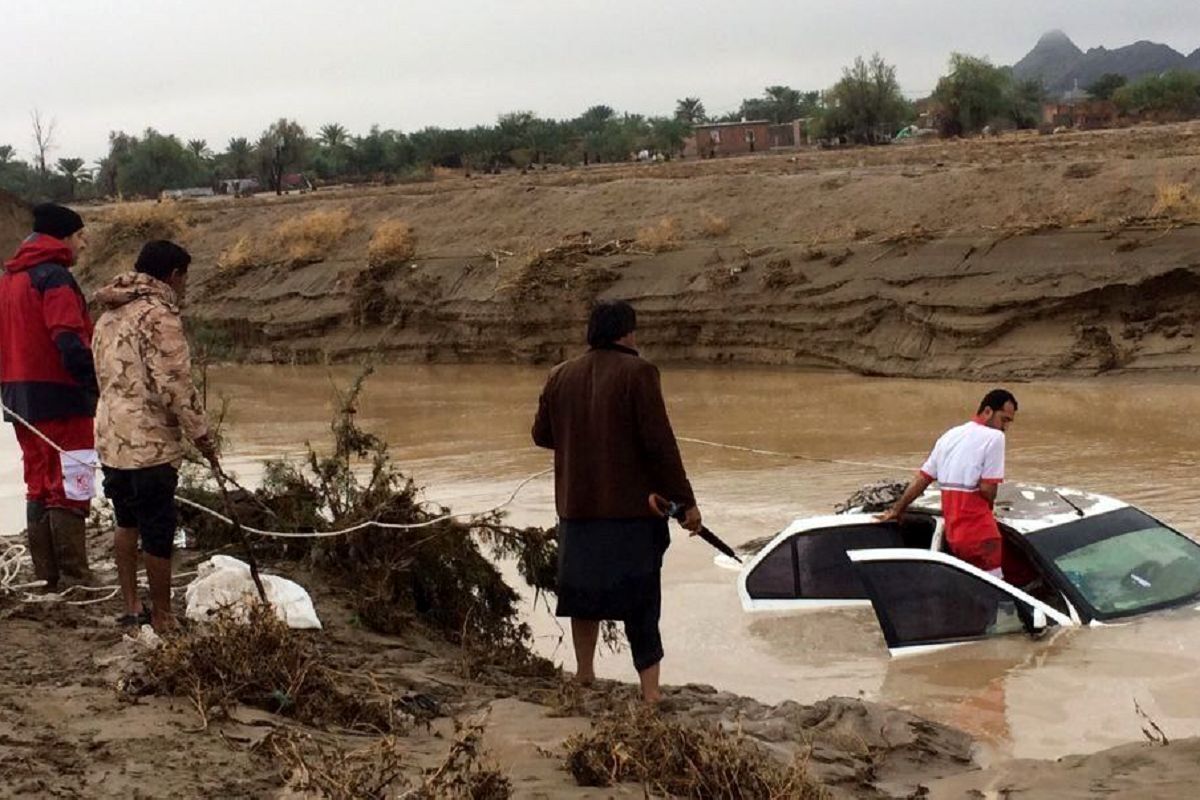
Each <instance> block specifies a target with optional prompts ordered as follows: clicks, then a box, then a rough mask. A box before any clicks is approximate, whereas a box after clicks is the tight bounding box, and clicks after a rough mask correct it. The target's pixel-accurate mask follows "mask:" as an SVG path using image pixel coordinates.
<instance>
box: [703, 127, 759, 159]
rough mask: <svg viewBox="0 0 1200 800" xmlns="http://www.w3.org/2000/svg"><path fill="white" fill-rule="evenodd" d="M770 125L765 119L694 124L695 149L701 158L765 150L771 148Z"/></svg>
mask: <svg viewBox="0 0 1200 800" xmlns="http://www.w3.org/2000/svg"><path fill="white" fill-rule="evenodd" d="M771 127H772V126H771V123H770V122H769V121H767V120H765V119H758V120H750V121H742V122H708V123H704V124H703V125H696V126H694V128H693V130H694V131H695V133H696V150H697V152H698V153H699V154H700V157H701V158H716V157H717V156H733V155H745V154H746V153H761V152H766V151H767V150H769V149H770V148H771V135H770V129H771Z"/></svg>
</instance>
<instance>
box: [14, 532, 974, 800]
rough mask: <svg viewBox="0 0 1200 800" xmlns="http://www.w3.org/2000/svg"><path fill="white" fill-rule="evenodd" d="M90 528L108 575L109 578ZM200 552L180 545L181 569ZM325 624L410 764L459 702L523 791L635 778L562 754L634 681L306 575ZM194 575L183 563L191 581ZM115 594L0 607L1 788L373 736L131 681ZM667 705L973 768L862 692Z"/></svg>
mask: <svg viewBox="0 0 1200 800" xmlns="http://www.w3.org/2000/svg"><path fill="white" fill-rule="evenodd" d="M106 538H107V537H106V536H105V535H104V534H94V535H93V537H92V543H91V544H92V548H93V553H94V557H95V559H96V560H95V562H94V563H96V564H97V565H99V571H98V573H97V580H98V582H101V583H105V584H107V583H111V582H113V581H114V580H115V575H114V574H113V572H112V562H111V560H109V561H107V562H104V561H103V559H104V555H105V554H104V548H105V544H106ZM201 558H202V556H201V555H200V554H197V553H194V552H185V554H184V555H183V558H182V559H181V564H180V571H181V572H182V571H187V570H188V569H189V568H190V567H192V566H194V563H195V562H196V561H198V560H200V559H201ZM293 577H295V578H297V579H299V580H300V581H301V582H302V583H303V584H305V585H306V586H308V587H309V588H310V590H312V593H313V595H314V597H315V600H316V604H317V609H318V613H319V614H320V615H321V617H322V620H323V622H324V624H325V628H324V630H322V631H320V632H313V633H304V634H302V635H306V636H310V637H312V638H313V639H314V640H315V641H316V642H317V645H318V648H319V650H320V652H321V654H322V656H323V659H324V661H325V663H326V664H327V665H329V666H331V667H333V668H334V669H336V670H339V671H341V672H345V673H348V674H355V675H360V676H361V675H364V674H368V673H369V674H370V675H372V676H373V677H374V680H375V687H376V688H375V689H374V690H373V691H375V692H378V693H381V694H387V695H391V696H393V697H395V698H404V702H403V704H402V705H403V707H405V708H409V709H412V712H413V715H414V721H413V723H412V724H411V725H409V726H407V731H406V733H404V734H403V735H402V736H401V748H402V750H403V753H404V759H405V762H406V764H407V772H408V775H409V777H410V778H411V779H412V780H413V781H414V782H417V781H419V780H420V777H421V773H422V769H423V768H428V767H432V766H436V765H437V764H439V763H440V762H441V760H442V759H443V758H444V756H445V754H446V751H447V748H448V746H449V742H450V741H451V740H452V738H453V731H454V724H453V720H454V719H458V720H462V721H470V720H480V721H483V722H484V723H485V724H486V736H485V738H484V745H485V748H486V749H487V753H488V755H487V757H486V760H487V761H488V762H490V763H493V764H495V765H497V766H499V767H500V768H501V770H502V771H503V772H504V774H505V775H507V777H508V778H509V779H510V781H511V782H512V784H513V787H514V794H515V796H517V797H607V796H611V795H612V794H613V793H614V791H616V792H617V793H618V794H630V795H637V794H640V790H639V789H637V787H627V788H621V789H618V790H598V789H584V788H580V787H578V786H576V785H575V782H574V780H573V779H572V778H571V776H570V775H569V774H568V773H567V771H566V769H565V765H564V761H563V758H562V757H563V754H564V750H563V746H562V745H563V742H564V740H565V739H566V738H567V737H568V736H570V735H571V734H574V733H579V732H586V731H587V730H588V729H589V726H590V723H589V719H590V718H591V717H593V716H595V715H598V714H601V713H603V712H604V711H607V710H612V709H615V708H620V707H622V706H623V705H625V704H627V703H629V702H630V701H631V700H632V698H633V696H634V691H633V687H632V686H622V685H617V684H610V683H601V684H600V685H599V686H598V687H596V688H594V689H587V690H579V689H577V688H574V687H573V686H572V685H571V684H570V683H569V682H567V681H565V680H564V678H562V677H561V676H557V675H555V676H552V677H530V676H529V675H528V674H521V673H516V672H511V671H505V670H500V669H496V668H494V667H482V666H480V665H479V664H478V662H476V661H473V660H472V658H471V657H470V656H469V655H468V654H467V653H465V652H464V651H463V650H462V649H460V648H456V647H452V646H450V645H448V644H446V643H445V642H444V640H442V639H440V638H439V637H436V636H432V635H429V636H427V635H424V634H423V633H422V631H421V630H419V629H414V630H413V631H412V633H411V635H409V636H405V637H402V638H397V637H388V636H381V635H377V634H374V633H371V632H369V631H367V630H366V629H364V628H363V627H362V625H361V623H357V622H356V620H355V618H354V615H353V611H352V609H351V606H350V603H349V598H348V597H346V596H345V594H343V593H341V592H339V591H338V590H336V589H333V588H331V587H329V586H327V585H324V584H323V583H322V582H321V581H320V580H319V579H318V578H316V577H315V576H314V575H311V574H300V575H297V574H295V573H294V572H293ZM184 582H186V578H185V579H183V580H181V581H180V583H184ZM118 612H119V607H118V604H117V601H116V600H110V601H107V602H103V603H99V604H94V605H87V606H70V605H65V604H57V603H54V604H50V603H41V604H39V603H20V602H17V601H16V599H15V598H13V597H11V596H10V597H7V598H5V599H4V602H3V606H2V611H0V630H2V631H3V634H2V635H3V641H4V645H5V646H4V650H5V658H4V659H3V660H0V795H2V796H48V797H49V796H58V797H79V796H87V797H131V796H133V797H150V796H154V797H161V796H168V795H175V796H183V797H284V796H292V794H291V789H290V788H289V787H290V785H291V784H292V783H293V781H292V778H294V777H295V776H294V774H293V773H292V771H291V770H290V769H289V767H288V765H286V764H284V763H282V762H281V759H280V758H279V757H278V755H277V754H275V753H274V751H273V749H272V748H271V747H270V746H269V744H270V742H269V741H268V740H269V737H271V736H272V735H278V734H280V733H281V732H287V731H291V732H298V733H302V734H306V735H310V736H313V737H315V738H316V739H317V740H318V741H321V742H323V743H325V744H326V745H327V746H338V747H342V748H346V749H348V750H357V749H360V748H363V747H365V746H367V745H369V744H370V743H372V742H373V741H374V738H373V737H370V736H363V735H346V734H345V732H343V731H339V730H337V729H333V730H330V729H326V730H319V729H314V728H306V727H305V726H302V725H300V724H298V723H296V722H295V721H293V720H290V719H288V718H287V717H284V716H278V715H275V714H271V713H267V712H265V711H262V710H258V709H253V708H247V707H239V708H237V709H235V710H234V712H233V714H232V715H231V717H230V718H229V719H222V718H219V716H214V719H213V720H212V721H211V723H210V724H209V726H208V727H207V728H205V727H204V725H203V723H202V720H201V718H200V716H199V715H198V713H197V711H196V709H195V708H194V707H193V706H192V705H191V704H190V703H189V702H188V700H187V699H185V698H164V697H156V696H142V697H132V696H130V695H129V694H128V693H126V692H124V691H122V689H121V687H122V686H123V685H125V684H127V683H129V682H130V681H136V680H137V675H138V674H139V670H138V668H137V653H138V651H139V648H138V646H136V645H134V644H133V643H131V642H129V641H126V640H125V639H124V636H123V632H122V630H121V629H119V628H118V627H117V626H116V623H115V620H114V617H115V615H116V614H117V613H118ZM667 696H668V698H669V709H670V710H669V711H668V712H667V713H669V714H671V715H673V716H677V717H679V718H681V719H687V720H692V721H695V720H706V721H711V722H722V723H725V724H728V725H737V724H740V725H741V726H742V729H743V730H744V731H745V732H746V733H747V734H749V735H750V736H752V737H753V738H755V739H756V740H758V741H760V742H761V743H763V744H764V745H765V746H766V747H768V748H770V749H771V750H773V751H775V752H777V753H778V754H779V755H780V756H781V757H789V756H791V755H792V754H793V753H795V752H796V751H797V750H803V751H804V752H806V753H808V754H809V759H810V765H811V769H812V771H813V773H814V774H816V775H817V776H819V777H820V778H822V779H823V780H824V781H826V782H827V783H828V784H829V785H830V786H831V787H832V789H833V791H834V792H835V793H836V794H835V796H847V797H892V796H901V797H902V796H906V795H908V794H909V793H911V792H912V791H915V790H916V789H917V787H918V785H920V784H923V783H926V782H928V781H929V780H931V779H932V778H934V777H938V776H941V775H947V774H950V775H952V774H958V773H961V772H963V771H964V770H966V769H970V768H972V762H971V741H970V739H969V738H968V737H967V736H966V735H965V734H962V733H959V732H957V731H954V730H952V729H950V728H946V727H943V726H940V725H936V724H932V723H927V722H924V721H922V720H920V719H918V718H916V717H913V716H912V715H910V714H906V713H903V712H898V711H892V710H888V709H885V708H882V707H879V706H876V705H873V704H870V703H864V702H861V701H858V700H852V699H836V698H835V699H831V700H829V701H826V702H823V703H818V704H816V705H813V706H801V705H798V704H796V703H784V704H782V705H779V706H774V707H768V706H764V705H762V704H760V703H757V702H755V701H753V700H750V699H748V698H742V697H737V696H734V695H730V694H727V693H721V692H718V691H717V690H716V689H713V688H710V687H704V686H686V687H676V688H672V689H670V690H669V691H668V694H667Z"/></svg>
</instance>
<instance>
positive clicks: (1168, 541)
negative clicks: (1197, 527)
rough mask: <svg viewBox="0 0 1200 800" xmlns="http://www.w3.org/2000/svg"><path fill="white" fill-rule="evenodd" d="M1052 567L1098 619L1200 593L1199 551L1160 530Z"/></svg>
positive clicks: (1120, 539) (1091, 547)
mask: <svg viewBox="0 0 1200 800" xmlns="http://www.w3.org/2000/svg"><path fill="white" fill-rule="evenodd" d="M1054 562H1055V565H1056V566H1057V567H1058V568H1059V569H1060V570H1061V571H1062V573H1063V574H1064V575H1065V576H1066V577H1067V580H1069V581H1070V582H1071V583H1072V584H1074V586H1075V587H1076V588H1077V589H1078V590H1079V591H1080V593H1081V594H1083V596H1084V598H1085V599H1086V600H1087V601H1088V603H1090V604H1091V605H1092V606H1093V607H1094V608H1095V609H1096V610H1097V611H1099V612H1100V613H1101V614H1120V613H1123V612H1129V611H1135V610H1137V609H1140V608H1148V607H1152V606H1157V605H1162V604H1168V603H1170V602H1171V601H1174V600H1181V599H1184V598H1187V597H1190V596H1192V595H1195V594H1197V593H1200V548H1198V547H1196V545H1195V544H1193V543H1192V542H1190V541H1188V540H1187V539H1185V538H1183V537H1182V536H1180V535H1178V534H1177V533H1175V532H1174V531H1172V530H1170V529H1168V528H1164V527H1161V526H1154V527H1151V528H1146V529H1143V530H1136V531H1130V532H1128V533H1122V534H1119V535H1117V536H1113V537H1110V538H1107V539H1101V540H1100V541H1097V542H1092V543H1091V544H1088V545H1084V546H1083V547H1080V548H1077V549H1075V550H1072V551H1070V552H1067V553H1064V554H1062V555H1060V556H1058V557H1057V558H1056V559H1055V560H1054Z"/></svg>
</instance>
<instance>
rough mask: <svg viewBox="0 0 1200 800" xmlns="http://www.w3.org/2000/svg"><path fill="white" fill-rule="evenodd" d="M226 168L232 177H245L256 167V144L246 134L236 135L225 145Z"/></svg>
mask: <svg viewBox="0 0 1200 800" xmlns="http://www.w3.org/2000/svg"><path fill="white" fill-rule="evenodd" d="M224 161H225V170H226V172H227V173H228V174H229V177H231V178H245V177H248V176H249V175H250V171H251V170H252V169H253V168H254V145H252V144H250V140H249V139H247V138H246V137H245V136H236V137H234V138H232V139H230V140H229V142H228V143H226V145H225V155H224Z"/></svg>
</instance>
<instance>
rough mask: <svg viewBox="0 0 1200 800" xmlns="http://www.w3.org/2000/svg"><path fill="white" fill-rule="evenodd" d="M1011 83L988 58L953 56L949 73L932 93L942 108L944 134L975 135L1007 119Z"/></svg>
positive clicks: (957, 54)
mask: <svg viewBox="0 0 1200 800" xmlns="http://www.w3.org/2000/svg"><path fill="white" fill-rule="evenodd" d="M1010 82H1011V79H1010V78H1009V75H1008V73H1006V72H1005V71H1004V70H1002V69H1000V68H999V67H996V66H993V65H992V63H991V62H990V61H988V60H987V59H986V58H976V57H974V56H969V55H965V54H963V53H954V54H952V55H951V56H950V72H949V74H947V75H945V76H943V77H942V78H941V79H940V80H939V81H938V84H937V88H936V89H934V91H933V98H934V100H935V101H937V103H938V105H939V106H941V111H942V133H943V135H946V136H962V135H963V134H966V133H974V132H977V131H980V130H982V129H983V127H984V126H985V125H987V124H988V123H990V122H992V121H993V120H996V119H997V118H1001V117H1005V116H1007V114H1006V112H1007V111H1009V110H1010V104H1009V102H1008V101H1009V100H1010V99H1011V98H1010V96H1009V95H1008V87H1009V83H1010Z"/></svg>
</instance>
